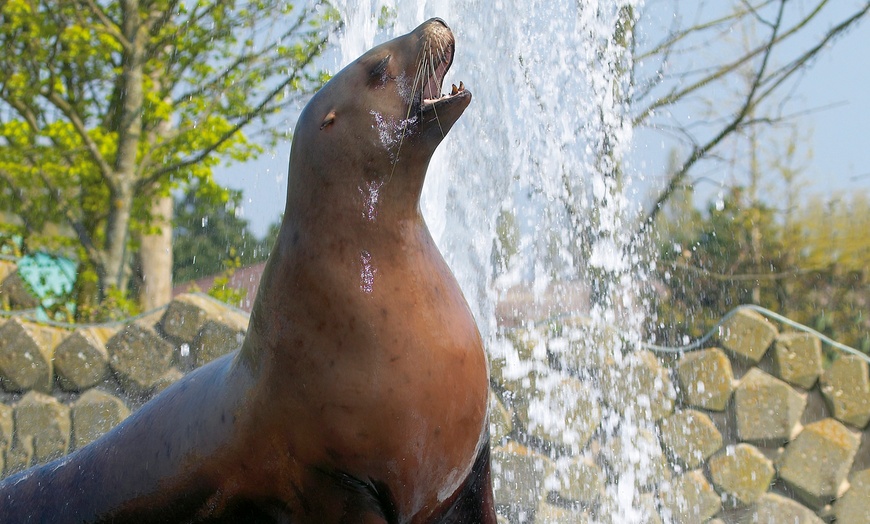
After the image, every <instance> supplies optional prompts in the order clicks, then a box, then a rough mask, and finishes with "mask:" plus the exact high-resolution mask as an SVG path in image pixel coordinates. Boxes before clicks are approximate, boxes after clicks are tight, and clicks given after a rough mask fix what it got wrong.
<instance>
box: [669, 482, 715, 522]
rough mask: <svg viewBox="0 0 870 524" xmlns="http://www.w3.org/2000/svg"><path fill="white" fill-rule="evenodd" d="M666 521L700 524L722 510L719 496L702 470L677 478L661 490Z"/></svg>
mask: <svg viewBox="0 0 870 524" xmlns="http://www.w3.org/2000/svg"><path fill="white" fill-rule="evenodd" d="M659 498H660V500H661V504H662V510H663V511H664V515H663V516H664V517H665V520H666V521H668V517H670V521H673V522H674V523H676V524H698V523H699V522H706V521H707V520H709V519H711V518H713V517H714V516H715V515H716V514H717V513H719V510H721V509H722V503H721V501H720V500H719V495H718V494H717V493H716V490H714V489H713V486H711V485H710V483H709V482H707V479H706V478H704V473H702V472H701V471H700V470H695V471H690V472H688V473H685V474H683V475H680V476H679V477H676V478H675V479H674V480H672V481H671V482H670V483H668V484H666V485H663V486H662V487H661V488H660V490H659Z"/></svg>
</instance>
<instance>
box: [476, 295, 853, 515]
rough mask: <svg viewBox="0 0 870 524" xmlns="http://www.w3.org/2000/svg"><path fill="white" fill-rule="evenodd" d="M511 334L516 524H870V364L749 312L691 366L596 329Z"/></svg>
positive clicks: (500, 468)
mask: <svg viewBox="0 0 870 524" xmlns="http://www.w3.org/2000/svg"><path fill="white" fill-rule="evenodd" d="M505 335H506V341H507V342H509V343H506V344H503V345H501V347H495V348H493V353H494V354H493V356H492V358H491V361H492V377H493V387H494V393H493V395H492V407H491V413H492V416H491V424H490V427H491V432H492V435H493V446H494V450H493V477H494V484H495V498H496V503H497V504H498V505H499V512H500V514H502V515H503V520H504V521H506V522H512V523H516V522H534V523H569V522H570V523H575V522H579V523H586V522H601V523H614V524H617V523H622V522H629V521H631V522H648V523H659V522H673V523H679V524H690V523H691V524H695V523H703V522H711V523H713V522H717V523H723V522H727V523H738V522H739V523H744V522H746V523H749V522H753V523H763V524H768V523H769V524H810V523H821V522H833V521H836V522H837V523H847V524H870V428H868V421H870V377H868V360H867V359H866V358H865V357H861V356H855V355H851V354H846V353H842V354H841V353H839V352H837V353H834V352H833V351H832V350H830V348H825V351H823V348H822V344H821V342H820V340H819V339H818V338H816V337H815V336H813V335H811V334H807V333H804V332H785V331H783V332H780V330H779V327H778V326H777V325H775V324H774V323H772V322H771V321H769V320H767V319H766V318H764V317H763V316H761V315H760V314H758V313H757V312H755V311H752V310H749V309H740V310H738V311H737V313H736V314H734V315H733V316H730V317H726V319H725V320H724V322H723V323H721V324H720V327H719V329H718V337H717V340H715V341H714V342H715V345H713V344H712V343H711V345H710V346H709V347H707V348H705V349H701V350H697V351H693V352H686V353H671V352H653V351H650V350H647V349H638V348H636V347H633V346H632V344H630V343H626V342H625V341H624V340H622V339H621V338H620V337H619V335H618V334H616V333H613V332H610V331H609V330H608V329H607V328H605V329H596V328H595V327H593V326H592V325H591V324H589V323H588V322H584V321H577V322H571V321H565V322H560V323H558V325H554V324H550V325H548V326H546V327H543V328H533V329H515V330H512V331H510V332H507V333H506V334H505ZM626 508H627V509H626Z"/></svg>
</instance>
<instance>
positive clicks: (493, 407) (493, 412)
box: [489, 392, 514, 444]
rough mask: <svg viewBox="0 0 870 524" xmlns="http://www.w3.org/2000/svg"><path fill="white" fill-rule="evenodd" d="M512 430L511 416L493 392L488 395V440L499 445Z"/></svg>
mask: <svg viewBox="0 0 870 524" xmlns="http://www.w3.org/2000/svg"><path fill="white" fill-rule="evenodd" d="M513 428H514V421H513V415H512V414H511V412H510V410H508V408H506V407H505V405H504V404H502V402H501V400H500V399H499V398H498V395H496V394H495V393H494V392H490V393H489V438H490V441H491V442H492V443H493V444H498V443H500V442H501V441H502V440H503V439H504V438H505V437H507V436H508V435H510V433H511V431H512V430H513Z"/></svg>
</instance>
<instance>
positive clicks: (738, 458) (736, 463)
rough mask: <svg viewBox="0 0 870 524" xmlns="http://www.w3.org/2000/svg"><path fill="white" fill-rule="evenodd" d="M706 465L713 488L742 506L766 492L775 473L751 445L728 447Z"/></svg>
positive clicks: (769, 463) (761, 454) (768, 460)
mask: <svg viewBox="0 0 870 524" xmlns="http://www.w3.org/2000/svg"><path fill="white" fill-rule="evenodd" d="M707 466H708V468H709V470H710V478H711V479H712V480H713V485H714V486H715V487H716V489H717V490H718V491H719V492H720V493H722V494H725V495H727V496H728V497H729V498H730V499H731V500H733V501H735V502H737V503H738V504H741V505H744V506H748V505H750V504H752V503H754V502H755V501H757V500H758V499H759V498H760V497H761V496H762V495H764V494H765V493H766V492H767V488H768V487H770V483H771V481H773V475H774V474H775V472H776V471H775V470H774V468H773V463H772V462H771V461H770V459H768V458H767V457H766V456H764V454H763V453H762V452H760V451H759V450H758V449H757V448H755V446H752V445H750V444H737V445H736V446H733V447H731V446H729V447H728V448H727V449H726V450H725V452H724V453H720V454H718V455H716V456H715V457H713V458H711V459H710V461H709V463H708V464H707Z"/></svg>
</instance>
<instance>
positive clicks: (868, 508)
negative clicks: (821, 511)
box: [834, 469, 870, 524]
mask: <svg viewBox="0 0 870 524" xmlns="http://www.w3.org/2000/svg"><path fill="white" fill-rule="evenodd" d="M849 480H850V482H849V483H850V486H849V491H847V492H846V493H845V495H843V496H842V497H841V498H840V499H839V500H838V501H837V502H835V503H834V515H835V516H836V517H837V522H848V523H850V524H870V469H865V470H863V471H859V472H857V473H854V474H852V477H851V478H850V479H849Z"/></svg>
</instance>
